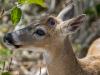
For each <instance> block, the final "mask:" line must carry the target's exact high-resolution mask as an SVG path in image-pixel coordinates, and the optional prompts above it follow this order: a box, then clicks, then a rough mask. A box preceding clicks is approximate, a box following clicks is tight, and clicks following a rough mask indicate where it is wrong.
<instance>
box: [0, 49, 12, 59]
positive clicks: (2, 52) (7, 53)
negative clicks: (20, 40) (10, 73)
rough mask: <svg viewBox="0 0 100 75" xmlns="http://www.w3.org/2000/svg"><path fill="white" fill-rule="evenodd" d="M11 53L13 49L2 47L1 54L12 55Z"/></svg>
mask: <svg viewBox="0 0 100 75" xmlns="http://www.w3.org/2000/svg"><path fill="white" fill-rule="evenodd" d="M10 55H11V51H10V50H8V49H0V56H6V57H7V56H10Z"/></svg>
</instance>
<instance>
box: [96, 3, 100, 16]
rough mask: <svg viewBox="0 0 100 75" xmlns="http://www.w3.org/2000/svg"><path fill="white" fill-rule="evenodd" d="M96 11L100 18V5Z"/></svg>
mask: <svg viewBox="0 0 100 75" xmlns="http://www.w3.org/2000/svg"><path fill="white" fill-rule="evenodd" d="M96 10H97V13H98V15H99V16H100V4H97V5H96Z"/></svg>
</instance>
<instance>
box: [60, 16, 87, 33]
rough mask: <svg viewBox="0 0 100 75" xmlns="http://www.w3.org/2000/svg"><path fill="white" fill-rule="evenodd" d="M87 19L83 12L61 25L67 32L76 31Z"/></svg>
mask: <svg viewBox="0 0 100 75" xmlns="http://www.w3.org/2000/svg"><path fill="white" fill-rule="evenodd" d="M85 20H86V15H85V14H82V15H80V16H77V17H75V18H72V19H69V20H67V21H64V22H63V25H62V26H61V27H62V30H64V32H65V33H66V32H67V33H72V32H75V31H76V30H78V28H79V27H80V26H81V25H82V24H83V23H84V22H85Z"/></svg>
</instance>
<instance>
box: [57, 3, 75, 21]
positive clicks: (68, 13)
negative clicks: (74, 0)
mask: <svg viewBox="0 0 100 75" xmlns="http://www.w3.org/2000/svg"><path fill="white" fill-rule="evenodd" d="M57 17H58V18H59V19H61V20H62V21H65V20H68V19H71V18H72V17H74V5H73V4H70V5H68V6H66V7H65V8H64V9H62V11H61V12H60V13H59V14H58V16H57Z"/></svg>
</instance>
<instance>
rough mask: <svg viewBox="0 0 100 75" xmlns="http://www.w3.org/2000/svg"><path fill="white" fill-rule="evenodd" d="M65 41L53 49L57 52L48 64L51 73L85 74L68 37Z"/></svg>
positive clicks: (56, 74)
mask: <svg viewBox="0 0 100 75" xmlns="http://www.w3.org/2000/svg"><path fill="white" fill-rule="evenodd" d="M64 41H65V42H64V43H63V44H62V45H60V46H58V45H57V47H56V45H55V47H54V48H53V49H51V51H52V52H53V53H54V54H55V55H54V57H53V60H52V62H51V63H50V64H48V72H49V75H83V74H82V73H83V70H82V69H81V67H80V65H79V63H78V61H77V59H76V57H75V55H74V52H73V49H72V46H71V44H70V41H69V39H68V37H67V38H66V39H65V40H64Z"/></svg>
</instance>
